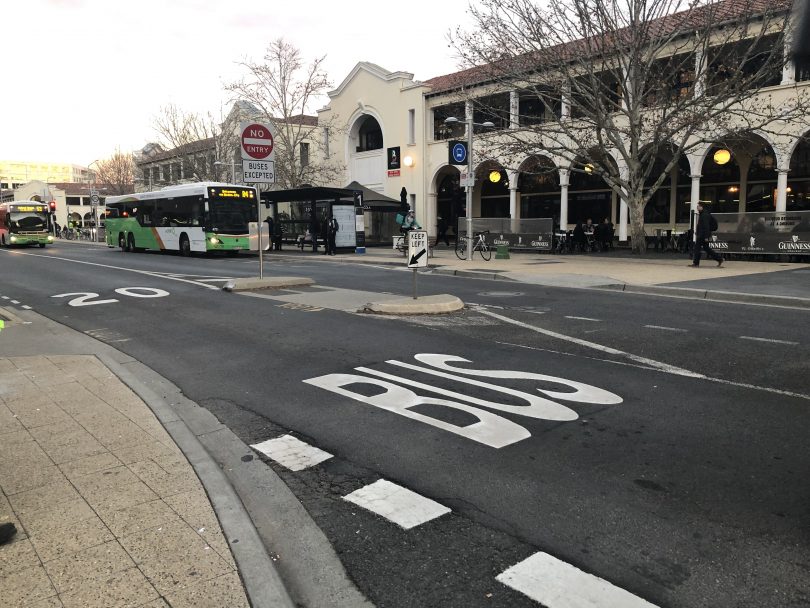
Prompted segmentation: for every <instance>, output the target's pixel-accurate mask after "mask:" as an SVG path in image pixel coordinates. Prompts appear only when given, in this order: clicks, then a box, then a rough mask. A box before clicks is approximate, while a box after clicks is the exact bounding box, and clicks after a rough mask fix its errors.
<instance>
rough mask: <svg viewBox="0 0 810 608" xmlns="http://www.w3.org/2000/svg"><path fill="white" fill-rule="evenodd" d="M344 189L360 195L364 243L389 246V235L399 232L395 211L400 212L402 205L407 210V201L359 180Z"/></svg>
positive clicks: (392, 235) (397, 234) (396, 234)
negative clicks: (380, 191)
mask: <svg viewBox="0 0 810 608" xmlns="http://www.w3.org/2000/svg"><path fill="white" fill-rule="evenodd" d="M346 189H347V190H352V191H354V192H359V193H360V194H361V195H362V200H363V215H364V221H363V225H364V227H365V240H366V245H388V246H390V245H391V237H394V236H399V234H400V233H399V224H398V223H397V221H396V217H397V213H400V212H402V209H403V206H404V208H405V212H407V211H408V206H407V203H404V204H403V202H402V201H399V200H397V199H393V198H391V197H390V196H386V195H385V194H380V193H379V192H377V191H375V190H372V189H371V188H366V187H365V186H363V185H362V184H360V183H359V182H352V183H350V184H349V185H348V186H346Z"/></svg>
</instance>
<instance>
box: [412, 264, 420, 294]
mask: <svg viewBox="0 0 810 608" xmlns="http://www.w3.org/2000/svg"><path fill="white" fill-rule="evenodd" d="M413 299H414V300H418V299H419V298H418V297H417V295H416V268H414V269H413Z"/></svg>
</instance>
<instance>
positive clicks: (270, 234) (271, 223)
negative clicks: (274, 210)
mask: <svg viewBox="0 0 810 608" xmlns="http://www.w3.org/2000/svg"><path fill="white" fill-rule="evenodd" d="M264 221H265V222H267V251H272V250H273V235H274V228H275V226H274V225H275V222H274V221H273V218H272V216H269V215H268V216H267V219H265V220H264ZM262 246H264V243H262Z"/></svg>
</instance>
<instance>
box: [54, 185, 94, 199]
mask: <svg viewBox="0 0 810 608" xmlns="http://www.w3.org/2000/svg"><path fill="white" fill-rule="evenodd" d="M48 185H49V186H52V187H53V188H57V189H59V190H64V191H65V196H90V188H91V187H92V184H86V183H82V182H48ZM95 188H96V190H100V189H101V184H96V185H95Z"/></svg>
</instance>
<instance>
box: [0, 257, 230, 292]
mask: <svg viewBox="0 0 810 608" xmlns="http://www.w3.org/2000/svg"><path fill="white" fill-rule="evenodd" d="M0 252H6V250H5V249H0ZM14 253H15V254H16V255H30V256H32V257H35V258H47V259H49V260H61V261H63V262H72V263H74V264H86V265H87V266H98V267H100V268H110V269H112V270H123V271H125V272H134V273H136V274H145V275H146V276H149V277H155V278H158V279H167V280H169V281H179V282H180V283H190V284H191V285H197V286H199V287H205V288H206V289H215V290H216V291H220V288H219V287H217V286H216V285H208V284H207V283H201V282H199V281H190V280H188V279H180V278H177V277H173V276H171V275H168V274H166V273H161V272H151V271H149V270H136V269H134V268H123V267H121V266H112V265H110V264H99V263H97V262H84V261H82V260H71V259H70V258H61V257H59V256H55V255H42V254H39V253H24V252H22V251H19V252H14ZM2 298H3V299H4V300H8V298H7V297H5V296H2Z"/></svg>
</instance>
